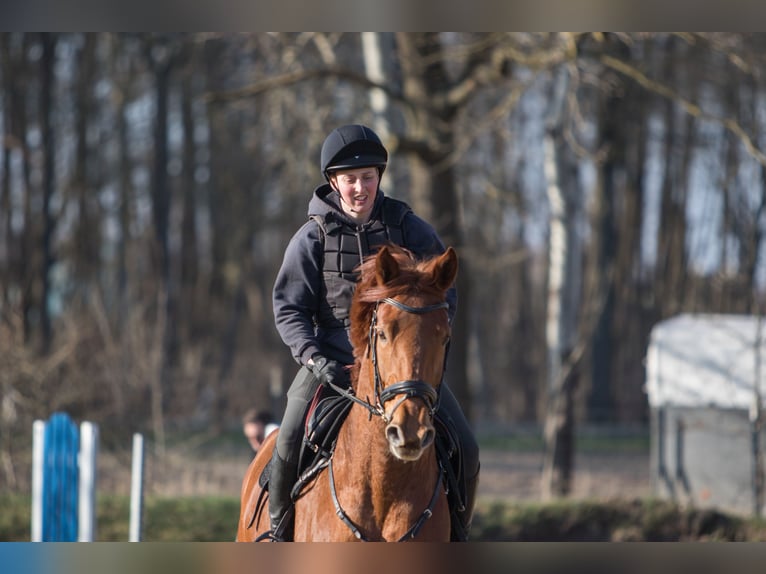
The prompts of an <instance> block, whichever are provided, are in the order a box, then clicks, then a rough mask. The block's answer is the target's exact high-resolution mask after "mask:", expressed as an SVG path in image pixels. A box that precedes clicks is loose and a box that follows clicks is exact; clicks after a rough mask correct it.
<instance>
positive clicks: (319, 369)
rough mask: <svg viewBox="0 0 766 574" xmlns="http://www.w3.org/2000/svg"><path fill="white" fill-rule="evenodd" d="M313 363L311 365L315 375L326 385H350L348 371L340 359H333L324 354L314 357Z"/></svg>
mask: <svg viewBox="0 0 766 574" xmlns="http://www.w3.org/2000/svg"><path fill="white" fill-rule="evenodd" d="M312 360H313V361H314V364H313V365H309V368H310V369H311V372H312V373H314V376H315V377H316V378H317V379H318V380H319V382H320V383H322V384H323V385H325V386H330V385H335V386H339V387H346V386H348V371H347V370H346V369H344V368H343V366H342V365H341V364H340V363H339V362H338V361H333V360H332V359H328V358H327V357H323V356H322V355H314V356H313V357H312Z"/></svg>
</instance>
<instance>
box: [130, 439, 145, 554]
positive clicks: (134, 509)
mask: <svg viewBox="0 0 766 574" xmlns="http://www.w3.org/2000/svg"><path fill="white" fill-rule="evenodd" d="M143 509H144V437H143V435H141V434H138V433H136V434H134V435H133V464H132V469H131V477H130V538H129V542H141V517H142V514H143Z"/></svg>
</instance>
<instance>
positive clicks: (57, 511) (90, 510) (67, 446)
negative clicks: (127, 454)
mask: <svg viewBox="0 0 766 574" xmlns="http://www.w3.org/2000/svg"><path fill="white" fill-rule="evenodd" d="M32 435H33V444H32V516H31V531H32V532H31V540H32V541H33V542H75V541H78V540H79V541H82V542H90V541H92V540H94V538H95V523H96V521H95V516H96V513H95V500H96V456H97V453H98V426H97V425H95V424H93V423H89V422H83V423H82V424H81V426H80V428H79V429H78V427H77V425H75V424H74V422H72V419H71V418H69V416H68V415H67V414H65V413H53V414H52V415H51V417H50V418H49V419H48V421H47V422H45V421H41V420H37V421H35V422H34V424H33V426H32Z"/></svg>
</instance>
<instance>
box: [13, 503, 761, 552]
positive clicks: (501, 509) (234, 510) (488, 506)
mask: <svg viewBox="0 0 766 574" xmlns="http://www.w3.org/2000/svg"><path fill="white" fill-rule="evenodd" d="M0 508H2V509H3V511H2V512H1V513H0V541H6V542H11V541H27V540H29V528H30V522H29V517H30V499H29V497H28V496H20V495H9V494H2V495H0ZM238 515H239V500H237V499H234V498H226V497H184V498H160V497H157V498H152V497H149V498H148V499H147V500H146V503H145V506H144V520H143V525H144V528H143V540H144V541H147V542H188V541H196V542H228V541H232V540H233V539H234V536H235V533H236V532H235V531H236V525H237V517H238ZM128 517H129V499H128V498H127V497H119V496H100V497H99V498H98V501H97V530H96V531H97V539H98V540H99V541H107V542H125V541H127V540H128V522H129V520H128ZM472 539H473V540H474V541H548V542H563V541H567V542H569V541H578V542H582V541H694V540H710V541H766V522H764V521H763V520H751V519H745V518H742V517H736V516H732V515H728V514H725V513H721V512H717V511H715V510H702V509H697V510H695V509H683V508H680V507H679V506H677V505H675V504H672V503H670V502H666V501H660V500H651V499H650V500H617V501H612V502H595V501H569V500H560V501H555V502H552V503H546V504H543V503H507V502H500V501H480V503H479V506H478V508H477V512H476V517H475V520H474V527H473V532H472Z"/></svg>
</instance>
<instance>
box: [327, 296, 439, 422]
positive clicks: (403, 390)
mask: <svg viewBox="0 0 766 574" xmlns="http://www.w3.org/2000/svg"><path fill="white" fill-rule="evenodd" d="M381 303H385V304H387V305H392V306H394V307H396V308H397V309H400V310H402V311H405V312H406V313H412V314H414V315H425V314H426V313H430V312H432V311H438V310H439V309H449V304H448V303H447V302H446V301H442V302H440V303H434V304H432V305H424V306H423V307H413V306H411V305H407V304H406V303H402V302H401V301H397V300H396V299H393V298H391V297H386V298H385V299H380V300H378V301H377V302H376V303H375V308H374V309H373V311H372V318H371V319H370V330H369V334H368V339H367V340H368V347H367V352H368V353H370V354H371V355H372V357H371V359H372V367H373V372H374V393H375V402H374V403H372V402H371V401H370V400H369V398H368V399H367V400H365V399H360V398H359V397H357V396H356V395H355V394H354V392H353V390H349V389H345V388H343V387H339V386H337V385H334V384H333V385H331V386H332V388H333V389H334V390H335V391H336V392H338V393H340V394H341V395H343V396H345V397H346V398H347V399H349V400H351V401H353V402H355V403H357V404H359V405H361V406H363V407H364V408H366V409H367V410H368V411H369V413H370V418H372V415H376V416H379V417H380V418H382V419H383V421H384V422H385V423H386V424H388V423H390V422H391V416H392V415H393V413H394V411H396V409H398V408H399V406H400V405H401V404H402V403H403V402H404V401H406V400H408V399H411V398H419V399H421V400H422V401H423V402H424V403H425V405H426V407H428V415H429V416H430V417H431V418H432V419H433V417H434V415H435V414H436V411H438V410H439V402H440V399H441V393H440V392H439V391H437V390H436V389H435V388H434V387H433V386H431V385H429V384H428V383H426V382H425V381H423V380H421V379H408V380H405V381H399V382H396V383H393V384H391V385H389V386H387V387H386V388H383V382H382V380H381V377H380V369H379V368H378V351H377V348H378V331H377V329H376V327H377V325H378V307H380V305H381ZM448 345H449V343H448ZM448 350H449V349H448ZM447 354H448V353H447V352H445V353H444V366H443V367H442V379H443V378H444V371H445V370H446V369H445V367H446V363H447ZM439 389H441V385H439ZM397 395H403V396H402V397H401V398H400V399H399V401H398V402H397V403H396V404H395V405H394V408H393V409H392V410H391V414H390V415H389V414H387V413H386V410H385V404H386V403H387V402H388V401H390V400H391V399H393V398H394V397H395V396H397Z"/></svg>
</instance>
